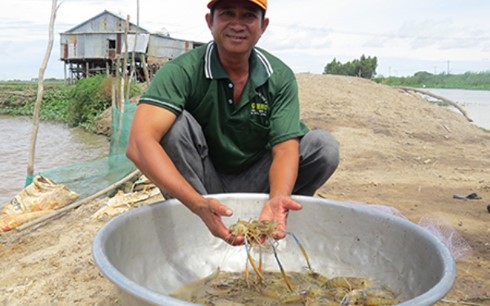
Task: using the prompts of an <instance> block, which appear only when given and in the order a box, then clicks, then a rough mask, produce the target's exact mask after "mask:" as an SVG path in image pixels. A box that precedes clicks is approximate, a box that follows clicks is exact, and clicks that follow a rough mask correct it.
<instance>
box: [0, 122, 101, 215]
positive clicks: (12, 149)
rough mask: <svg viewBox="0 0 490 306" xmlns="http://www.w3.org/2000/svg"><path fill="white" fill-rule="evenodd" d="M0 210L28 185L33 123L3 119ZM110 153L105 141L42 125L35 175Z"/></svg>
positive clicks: (79, 131) (59, 126)
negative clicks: (27, 177) (26, 183)
mask: <svg viewBox="0 0 490 306" xmlns="http://www.w3.org/2000/svg"><path fill="white" fill-rule="evenodd" d="M0 131H1V132H0V158H1V163H0V208H1V207H3V206H4V205H5V204H6V203H7V202H8V201H10V200H11V199H12V198H13V197H14V196H15V195H16V194H17V193H18V192H19V191H20V190H22V188H24V184H25V181H26V175H27V161H28V158H29V149H30V139H31V134H32V120H31V119H30V118H27V117H10V116H2V115H0ZM108 152H109V142H108V140H107V138H106V137H104V136H100V135H94V134H92V133H88V132H86V131H85V130H83V129H81V128H68V127H67V126H66V125H64V124H60V123H53V122H41V124H40V127H39V132H38V138H37V142H36V154H35V162H34V172H40V171H43V170H47V169H51V168H54V167H59V166H65V165H69V164H72V163H76V162H82V161H88V160H93V159H96V158H97V157H100V156H105V155H107V154H108Z"/></svg>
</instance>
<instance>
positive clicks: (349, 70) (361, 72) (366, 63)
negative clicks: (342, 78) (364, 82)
mask: <svg viewBox="0 0 490 306" xmlns="http://www.w3.org/2000/svg"><path fill="white" fill-rule="evenodd" d="M377 67H378V59H377V58H376V57H370V56H368V57H366V56H365V55H364V54H363V55H362V56H361V58H360V59H355V60H353V61H352V62H347V63H345V64H342V63H341V62H339V61H337V59H335V58H334V59H333V61H332V62H330V63H328V64H327V66H325V69H324V70H323V74H336V75H349V76H357V77H361V78H365V79H372V78H373V77H374V76H375V75H376V68H377Z"/></svg>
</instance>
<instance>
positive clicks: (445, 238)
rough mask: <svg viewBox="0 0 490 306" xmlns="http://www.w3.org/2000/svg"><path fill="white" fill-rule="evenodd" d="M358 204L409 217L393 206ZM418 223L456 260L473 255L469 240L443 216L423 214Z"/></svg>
mask: <svg viewBox="0 0 490 306" xmlns="http://www.w3.org/2000/svg"><path fill="white" fill-rule="evenodd" d="M357 204H361V205H365V206H366V207H369V208H371V209H375V210H378V211H381V212H383V213H387V214H391V215H394V216H397V217H401V218H404V219H407V218H406V217H405V216H404V215H403V214H402V213H401V212H400V211H399V210H398V209H396V208H394V207H391V206H387V205H379V204H364V203H357ZM407 220H408V219H407ZM418 225H419V226H420V227H422V228H424V229H425V230H427V231H428V232H430V233H431V234H432V235H434V236H435V237H436V238H438V239H439V240H440V241H441V242H442V243H443V244H444V245H445V246H446V247H447V248H448V250H449V252H450V253H451V255H452V257H453V259H454V260H456V261H457V260H459V259H463V258H465V257H468V256H471V254H472V251H473V250H472V248H471V246H470V244H469V243H468V241H466V240H465V239H464V237H463V236H461V234H460V233H458V231H457V230H456V229H455V228H454V227H452V226H451V225H450V224H449V222H447V221H446V220H445V219H444V218H442V217H441V216H435V215H427V216H423V217H422V218H420V220H419V222H418Z"/></svg>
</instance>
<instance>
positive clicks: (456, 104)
mask: <svg viewBox="0 0 490 306" xmlns="http://www.w3.org/2000/svg"><path fill="white" fill-rule="evenodd" d="M397 88H400V89H402V90H405V91H414V92H418V93H421V94H423V95H427V96H429V97H432V98H435V99H438V100H441V101H443V102H446V103H448V104H450V105H451V106H454V107H455V108H456V109H457V110H459V111H460V112H461V114H463V116H464V117H465V118H466V120H468V121H469V122H473V120H472V119H471V118H470V117H469V116H468V114H467V113H466V111H465V110H464V109H463V107H461V105H459V104H458V103H456V102H454V101H451V100H449V99H447V98H444V97H441V96H439V95H436V94H433V93H431V92H428V91H425V90H421V89H418V88H412V87H401V86H400V87H397Z"/></svg>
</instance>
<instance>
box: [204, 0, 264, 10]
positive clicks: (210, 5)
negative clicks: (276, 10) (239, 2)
mask: <svg viewBox="0 0 490 306" xmlns="http://www.w3.org/2000/svg"><path fill="white" fill-rule="evenodd" d="M218 2H219V0H213V1H210V2H209V3H208V9H211V8H212V7H213V6H215V5H216V3H218ZM250 2H253V3H254V4H255V5H257V6H259V7H260V8H261V9H263V10H264V11H265V10H267V7H264V5H263V4H262V3H260V2H259V1H255V0H250Z"/></svg>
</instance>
